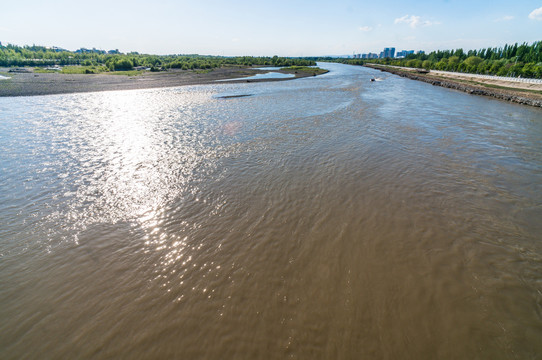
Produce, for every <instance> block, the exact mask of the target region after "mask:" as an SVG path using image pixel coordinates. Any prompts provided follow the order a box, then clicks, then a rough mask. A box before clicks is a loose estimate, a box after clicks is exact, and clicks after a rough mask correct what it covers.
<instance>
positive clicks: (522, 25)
mask: <svg viewBox="0 0 542 360" xmlns="http://www.w3.org/2000/svg"><path fill="white" fill-rule="evenodd" d="M1 9H2V11H1V15H0V16H1V19H2V21H1V22H0V41H1V42H2V43H3V44H6V43H12V44H16V45H32V44H36V45H45V46H59V47H63V48H66V49H69V50H76V49H78V48H80V47H88V48H92V47H96V48H100V49H105V50H109V49H119V50H121V51H123V52H128V51H139V52H141V53H153V54H181V53H182V54H188V53H198V54H210V55H266V56H271V55H280V56H313V55H314V56H315V55H339V54H352V53H354V52H355V53H365V52H380V51H381V50H382V48H383V47H390V46H391V47H395V48H396V49H397V50H402V49H406V50H409V49H412V50H419V49H421V50H426V51H431V50H437V49H455V48H463V49H479V48H482V47H488V46H491V47H493V46H501V45H504V44H505V43H514V42H529V43H531V42H533V41H539V40H542V0H538V1H526V0H516V1H510V0H507V1H504V0H492V1H486V0H483V1H476V0H470V1H465V0H433V1H426V0H420V1H396V0H388V1H378V0H376V1H359V0H358V1H351V0H336V1H333V2H332V1H320V0H314V1H297V0H290V1H283V0H276V1H272V2H258V1H245V0H229V1H216V0H191V1H185V0H182V1H173V0H155V1H154V2H148V1H139V0H132V1H125V0H121V1H114V0H109V1H104V0H95V1H92V2H75V1H73V0H70V1H67V0H51V1H42V0H39V1H36V0H25V1H9V2H7V3H5V4H3V5H2V7H1Z"/></svg>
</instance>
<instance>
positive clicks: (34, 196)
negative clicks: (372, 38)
mask: <svg viewBox="0 0 542 360" xmlns="http://www.w3.org/2000/svg"><path fill="white" fill-rule="evenodd" d="M325 66H327V67H329V68H330V69H331V70H332V71H331V72H330V73H328V74H326V75H323V76H319V77H317V78H309V79H300V80H295V81H290V82H281V83H267V84H263V83H259V84H240V85H225V84H221V85H213V86H193V87H183V88H171V89H161V90H143V91H122V92H105V93H92V94H76V95H62V96H44V97H28V98H11V99H8V98H5V99H0V114H1V121H0V153H1V154H2V155H1V156H0V169H1V170H2V171H1V172H0V191H1V192H0V195H1V199H2V205H1V206H0V215H1V219H2V221H1V223H0V240H1V242H0V259H1V260H0V284H1V286H0V304H1V306H0V319H1V320H2V321H1V322H0V324H1V325H0V329H1V332H2V334H3V336H2V337H1V338H0V349H1V350H0V354H1V355H2V357H6V358H20V357H29V358H39V357H41V356H43V354H46V355H47V357H52V358H73V357H78V358H81V357H82V358H88V357H123V358H157V357H158V358H171V357H182V358H224V357H225V358H285V357H291V358H320V357H322V358H360V357H362V358H365V357H367V358H390V359H391V358H416V359H418V358H517V357H519V358H536V356H538V355H539V354H540V353H541V352H542V348H541V346H540V342H539V339H540V338H541V337H542V321H541V320H542V278H541V275H540V274H541V270H542V257H541V254H542V245H541V243H540V234H542V226H541V224H540V222H539V219H540V218H541V215H542V195H541V194H542V156H541V149H542V147H541V145H542V113H541V112H540V110H538V109H533V108H526V107H521V106H515V105H510V104H507V103H504V102H499V101H494V100H489V99H485V98H480V97H474V96H468V95H465V94H462V93H458V92H453V91H449V90H446V89H440V88H435V87H431V86H430V85H427V84H423V83H417V82H413V81H409V80H405V79H401V78H398V77H395V76H388V77H385V78H384V79H383V81H380V82H378V83H374V82H373V83H371V82H370V81H369V79H370V78H372V77H373V76H374V75H375V73H374V71H373V70H369V69H363V68H357V67H349V66H344V65H325ZM236 95H251V96H248V97H232V98H226V99H224V98H221V97H222V96H236Z"/></svg>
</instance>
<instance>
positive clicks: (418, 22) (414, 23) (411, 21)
mask: <svg viewBox="0 0 542 360" xmlns="http://www.w3.org/2000/svg"><path fill="white" fill-rule="evenodd" d="M394 23H395V24H401V23H405V24H408V25H409V26H410V27H411V28H413V29H415V28H417V27H419V26H431V25H438V24H440V23H439V22H436V21H429V20H422V18H421V17H420V16H416V15H410V16H409V15H405V16H403V17H400V18H397V19H395V21H394Z"/></svg>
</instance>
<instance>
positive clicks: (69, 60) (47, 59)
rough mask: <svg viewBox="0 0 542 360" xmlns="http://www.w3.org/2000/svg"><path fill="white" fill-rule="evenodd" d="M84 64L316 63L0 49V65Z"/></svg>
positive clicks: (157, 66) (126, 66)
mask: <svg viewBox="0 0 542 360" xmlns="http://www.w3.org/2000/svg"><path fill="white" fill-rule="evenodd" d="M56 65H59V66H66V65H81V66H87V67H97V68H98V67H99V68H100V69H103V70H106V71H118V70H132V69H133V68H134V67H138V66H143V67H146V68H150V69H151V70H167V69H183V70H191V69H213V68H218V67H222V66H251V65H266V66H312V65H316V62H315V61H313V60H309V59H302V58H285V57H278V56H273V57H267V56H260V57H254V56H235V57H226V56H208V55H197V54H194V55H147V54H139V53H135V52H132V53H128V54H108V53H105V52H104V51H95V52H73V51H67V50H59V49H56V48H53V49H51V48H46V47H44V46H36V45H33V46H17V45H12V44H8V45H6V46H0V66H4V67H23V66H33V67H47V66H56Z"/></svg>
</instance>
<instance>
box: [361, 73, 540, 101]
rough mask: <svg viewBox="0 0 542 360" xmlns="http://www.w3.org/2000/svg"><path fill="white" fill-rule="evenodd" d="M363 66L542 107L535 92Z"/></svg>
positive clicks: (436, 84) (437, 84) (470, 92)
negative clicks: (530, 92) (493, 87)
mask: <svg viewBox="0 0 542 360" xmlns="http://www.w3.org/2000/svg"><path fill="white" fill-rule="evenodd" d="M364 66H366V67H370V68H372V69H376V70H380V71H385V72H389V73H392V74H395V75H399V76H402V77H406V78H409V79H412V80H419V81H423V82H426V83H429V84H431V85H435V86H442V87H445V88H449V89H454V90H459V91H464V92H466V93H468V94H472V95H482V96H489V97H493V98H496V99H499V100H504V101H510V102H514V103H517V104H522V105H529V106H535V107H542V96H541V95H537V94H529V93H522V92H519V91H514V90H513V89H511V90H506V89H491V88H488V87H485V86H483V85H475V84H472V85H471V84H465V83H462V82H458V81H454V80H450V79H444V78H441V77H437V76H433V75H429V74H423V73H417V72H414V71H408V70H401V69H394V68H391V67H387V66H378V65H374V64H365V65H364Z"/></svg>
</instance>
